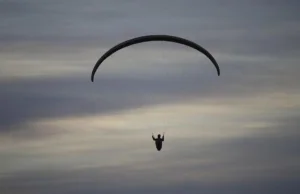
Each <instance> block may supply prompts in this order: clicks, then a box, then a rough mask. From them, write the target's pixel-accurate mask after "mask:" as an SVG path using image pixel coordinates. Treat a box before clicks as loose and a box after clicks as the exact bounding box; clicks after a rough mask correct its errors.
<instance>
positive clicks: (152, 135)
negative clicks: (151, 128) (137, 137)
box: [152, 133, 156, 141]
mask: <svg viewBox="0 0 300 194" xmlns="http://www.w3.org/2000/svg"><path fill="white" fill-rule="evenodd" d="M152 139H153V141H155V140H156V139H155V137H154V136H153V133H152Z"/></svg>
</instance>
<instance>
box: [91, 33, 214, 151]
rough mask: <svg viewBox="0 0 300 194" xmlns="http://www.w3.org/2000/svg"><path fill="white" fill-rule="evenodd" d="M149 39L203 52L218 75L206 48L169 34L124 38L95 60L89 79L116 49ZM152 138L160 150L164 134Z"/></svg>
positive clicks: (92, 78) (212, 58) (148, 40)
mask: <svg viewBox="0 0 300 194" xmlns="http://www.w3.org/2000/svg"><path fill="white" fill-rule="evenodd" d="M150 41H167V42H174V43H178V44H182V45H185V46H189V47H191V48H194V49H195V50H198V51H199V52H200V53H202V54H204V55H205V56H206V57H208V58H209V59H210V61H211V62H212V63H213V65H214V66H215V68H216V70H217V73H218V76H220V68H219V65H218V63H217V61H216V60H215V59H214V57H213V56H212V55H211V54H210V53H209V52H208V51H207V50H206V49H204V48H203V47H201V46H200V45H198V44H196V43H195V42H192V41H190V40H187V39H184V38H180V37H177V36H170V35H146V36H140V37H136V38H132V39H129V40H126V41H124V42H121V43H119V44H117V45H115V46H114V47H112V48H111V49H109V50H108V51H106V52H105V53H104V54H103V55H102V56H101V57H100V59H99V60H98V61H97V62H96V64H95V66H94V68H93V71H92V74H91V81H92V82H94V76H95V73H96V71H97V69H98V67H99V66H100V65H101V64H102V63H103V61H104V60H105V59H107V58H108V57H109V56H111V55H112V54H114V53H115V52H117V51H118V50H120V49H123V48H125V47H128V46H131V45H134V44H138V43H142V42H150ZM152 139H153V141H155V145H156V149H157V150H158V151H160V150H161V149H162V142H163V141H164V134H163V136H162V137H161V135H160V134H158V136H157V138H155V137H154V136H153V134H152Z"/></svg>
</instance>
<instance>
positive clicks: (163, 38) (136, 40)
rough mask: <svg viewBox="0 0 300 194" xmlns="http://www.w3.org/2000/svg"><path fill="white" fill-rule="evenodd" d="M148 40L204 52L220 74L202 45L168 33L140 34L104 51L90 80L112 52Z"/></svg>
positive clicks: (211, 57) (213, 60)
mask: <svg viewBox="0 0 300 194" xmlns="http://www.w3.org/2000/svg"><path fill="white" fill-rule="evenodd" d="M149 41H167V42H174V43H179V44H183V45H186V46H189V47H192V48H194V49H196V50H198V51H199V52H201V53H202V54H204V55H205V56H206V57H208V58H209V59H210V61H211V62H212V63H213V64H214V66H215V67H216V69H217V72H218V76H220V68H219V65H218V63H217V61H216V60H215V59H214V57H213V56H212V55H211V54H210V53H209V52H208V51H207V50H206V49H204V48H203V47H201V46H200V45H198V44H196V43H194V42H192V41H190V40H187V39H184V38H180V37H176V36H170V35H146V36H140V37H136V38H132V39H129V40H126V41H124V42H121V43H119V44H117V45H116V46H114V47H112V48H111V49H109V50H108V51H107V52H106V53H104V54H103V55H102V56H101V58H100V59H99V60H98V61H97V63H96V64H95V66H94V68H93V71H92V75H91V80H92V82H94V76H95V73H96V71H97V69H98V67H99V66H100V65H101V63H102V62H103V61H104V60H105V59H106V58H108V57H109V56H111V55H112V54H113V53H115V52H117V51H118V50H120V49H123V48H125V47H128V46H131V45H134V44H138V43H142V42H149Z"/></svg>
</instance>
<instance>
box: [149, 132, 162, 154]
mask: <svg viewBox="0 0 300 194" xmlns="http://www.w3.org/2000/svg"><path fill="white" fill-rule="evenodd" d="M152 139H153V141H155V146H156V149H157V151H160V150H161V148H162V142H163V141H164V140H165V134H163V136H162V137H161V135H160V134H158V135H157V138H155V137H154V136H153V133H152Z"/></svg>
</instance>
